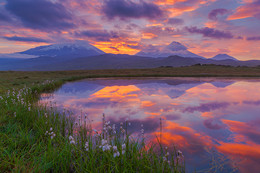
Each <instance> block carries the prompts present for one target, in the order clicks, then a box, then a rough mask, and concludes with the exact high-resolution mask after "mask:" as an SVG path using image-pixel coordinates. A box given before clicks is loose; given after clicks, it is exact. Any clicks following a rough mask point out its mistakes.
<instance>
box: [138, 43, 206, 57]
mask: <svg viewBox="0 0 260 173" xmlns="http://www.w3.org/2000/svg"><path fill="white" fill-rule="evenodd" d="M136 55H137V56H146V57H154V58H162V57H168V56H173V55H177V56H181V57H189V58H203V59H205V58H204V57H202V56H199V55H196V54H194V53H192V52H190V51H188V48H187V47H185V46H184V45H182V44H181V43H179V42H175V41H173V42H172V43H171V44H169V45H167V46H149V47H148V48H146V49H144V50H141V51H140V52H138V53H137V54H136Z"/></svg>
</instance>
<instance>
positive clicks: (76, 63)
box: [0, 54, 260, 71]
mask: <svg viewBox="0 0 260 173" xmlns="http://www.w3.org/2000/svg"><path fill="white" fill-rule="evenodd" d="M196 64H215V65H230V66H251V67H252V66H258V65H260V61H259V60H251V61H234V60H212V59H202V58H188V57H186V58H183V57H180V56H176V55H175V56H169V57H166V58H151V57H143V56H136V55H122V54H118V55H115V54H103V55H98V56H91V57H80V58H73V59H70V58H67V59H63V58H62V57H56V58H53V57H39V58H33V59H26V60H22V61H19V62H16V63H9V64H5V65H3V64H0V70H21V71H57V70H94V69H135V68H136V69H140V68H157V67H162V66H163V67H181V66H191V65H196Z"/></svg>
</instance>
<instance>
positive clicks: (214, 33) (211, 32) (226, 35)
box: [185, 26, 234, 39]
mask: <svg viewBox="0 0 260 173" xmlns="http://www.w3.org/2000/svg"><path fill="white" fill-rule="evenodd" d="M185 28H186V30H187V31H188V32H190V33H197V34H202V35H203V36H204V37H211V38H216V39H231V38H234V36H233V34H232V33H231V32H228V31H220V30H217V29H214V28H208V27H204V28H197V27H196V26H193V27H185Z"/></svg>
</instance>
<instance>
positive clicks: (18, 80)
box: [0, 65, 260, 93]
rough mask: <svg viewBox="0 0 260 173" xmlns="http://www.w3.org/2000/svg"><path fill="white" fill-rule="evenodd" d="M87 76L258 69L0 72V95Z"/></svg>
mask: <svg viewBox="0 0 260 173" xmlns="http://www.w3.org/2000/svg"><path fill="white" fill-rule="evenodd" d="M88 77H260V68H259V67H254V68H253V67H251V68H249V67H226V66H215V65H207V66H191V67H178V68H167V67H165V68H155V69H125V70H124V69H122V70H84V71H54V72H15V71H2V72H0V93H4V92H6V91H7V90H8V89H11V88H23V87H24V86H25V85H26V86H32V85H33V84H37V83H41V82H43V81H45V80H62V81H67V80H68V79H70V80H75V79H81V78H88Z"/></svg>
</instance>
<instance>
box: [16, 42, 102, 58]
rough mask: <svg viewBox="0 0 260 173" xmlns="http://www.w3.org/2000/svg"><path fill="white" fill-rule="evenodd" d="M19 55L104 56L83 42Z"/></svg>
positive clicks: (34, 50)
mask: <svg viewBox="0 0 260 173" xmlns="http://www.w3.org/2000/svg"><path fill="white" fill-rule="evenodd" d="M20 53H21V54H28V55H36V56H51V57H57V56H73V57H87V56H96V55H101V54H105V52H103V51H102V50H100V49H98V48H96V47H95V46H92V45H91V44H89V43H88V42H85V41H75V42H72V43H63V44H53V45H47V46H39V47H36V48H32V49H29V50H26V51H24V52H20Z"/></svg>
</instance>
